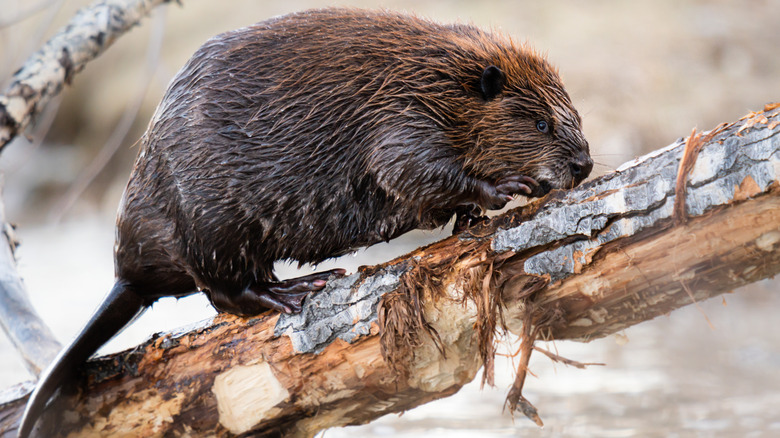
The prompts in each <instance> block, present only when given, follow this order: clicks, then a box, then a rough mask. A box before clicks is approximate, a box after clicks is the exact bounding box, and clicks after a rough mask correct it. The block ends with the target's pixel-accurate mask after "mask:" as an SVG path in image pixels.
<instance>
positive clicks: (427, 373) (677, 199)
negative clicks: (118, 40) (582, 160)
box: [0, 105, 780, 437]
mask: <svg viewBox="0 0 780 438" xmlns="http://www.w3.org/2000/svg"><path fill="white" fill-rule="evenodd" d="M778 111H780V110H778V107H777V106H771V105H770V106H767V108H766V109H765V111H763V112H762V113H761V114H760V115H759V114H758V113H755V114H753V115H751V116H750V117H749V118H747V119H745V120H743V121H739V122H736V123H733V124H730V125H724V126H721V127H719V128H718V129H717V130H713V131H712V132H710V133H708V134H702V135H695V136H692V138H691V139H689V140H688V141H687V142H678V143H675V144H673V145H670V146H669V147H667V148H664V149H661V150H659V151H656V152H654V153H651V154H649V155H647V156H645V157H641V158H638V159H637V160H634V161H633V162H630V163H627V164H625V165H623V166H621V167H620V168H619V169H618V170H617V171H615V172H613V173H610V174H608V175H605V176H603V177H600V178H597V179H594V180H592V181H590V182H588V183H586V184H584V185H582V186H580V187H578V188H576V189H573V190H570V191H566V192H560V191H559V192H553V193H551V194H550V195H548V196H547V197H545V198H544V199H541V200H538V201H537V202H534V203H531V204H529V205H528V206H525V207H524V208H522V209H518V210H514V211H510V212H508V213H506V214H504V215H501V216H498V217H496V218H494V219H493V220H492V221H490V222H489V223H485V224H480V225H478V226H476V227H475V228H473V229H470V230H468V231H466V232H464V233H462V234H460V235H458V236H453V237H451V238H449V239H445V240H443V241H441V242H437V243H435V244H432V245H430V246H428V247H425V248H421V249H419V250H417V251H414V252H413V253H411V254H409V255H407V256H405V257H401V258H398V259H396V260H393V261H391V262H388V263H386V264H384V265H381V266H375V267H368V268H363V269H362V270H361V271H360V272H357V273H355V274H353V275H350V276H346V277H344V278H339V279H334V280H331V281H330V282H329V283H328V285H327V286H326V288H325V289H324V290H323V291H322V292H320V293H318V294H315V295H312V296H310V297H309V298H307V300H306V303H305V306H304V309H303V311H302V312H301V313H300V314H297V315H278V314H273V313H267V314H263V315H261V316H259V317H256V318H250V319H243V318H237V317H233V316H226V315H220V316H218V317H216V318H215V319H214V320H213V321H211V322H210V324H209V325H208V326H207V327H202V328H199V329H196V330H192V331H189V332H187V333H179V334H168V335H163V336H159V337H157V338H155V339H152V340H150V341H148V342H147V343H145V344H143V345H140V346H138V347H137V348H135V349H133V350H132V351H127V352H124V353H119V354H116V355H112V356H109V357H104V358H100V359H97V360H94V361H92V362H90V363H89V364H88V366H87V367H86V369H85V371H84V379H83V381H82V382H80V383H79V385H78V388H77V389H78V391H76V392H75V393H73V395H65V396H63V397H61V398H60V399H59V401H58V402H57V403H56V404H55V405H54V406H53V409H50V410H49V412H48V413H47V414H46V415H47V417H46V418H47V419H48V420H49V421H48V422H47V423H48V424H50V429H48V430H47V433H49V434H50V436H74V437H75V436H97V435H101V434H102V435H106V434H113V435H116V436H122V435H125V436H140V435H143V436H196V435H197V436H216V437H222V436H232V435H233V434H251V435H252V436H296V437H297V436H301V437H310V436H313V435H314V434H316V433H317V432H319V431H321V430H323V429H326V428H329V427H336V426H343V425H349V424H361V423H366V422H369V421H372V420H373V419H375V418H378V417H380V416H382V415H385V414H387V413H391V412H403V411H405V410H407V409H410V408H412V407H414V406H417V405H420V404H423V403H426V402H428V401H431V400H434V399H437V398H442V397H446V396H448V395H451V394H453V393H455V392H456V391H457V390H458V389H459V388H460V387H461V386H462V385H464V384H466V383H468V382H469V381H471V380H472V379H473V378H474V376H475V375H476V373H477V371H478V370H479V368H480V367H481V366H483V364H484V366H485V373H484V379H485V382H487V383H491V382H492V380H493V375H494V374H493V373H494V371H493V369H492V363H493V361H492V358H493V355H494V354H495V343H496V342H497V341H496V339H499V338H501V336H497V334H498V335H500V334H501V333H500V332H501V331H502V330H508V331H510V332H512V333H514V334H516V335H518V336H520V337H521V339H522V341H521V348H520V353H519V359H518V362H519V367H518V370H517V379H516V381H515V384H514V385H513V386H512V389H511V390H510V392H509V394H508V398H507V405H508V406H509V407H510V408H511V410H513V411H515V410H517V411H520V412H523V413H524V414H525V415H527V416H528V417H529V418H531V419H532V420H534V421H535V422H537V424H541V418H540V417H541V415H540V412H539V411H537V409H536V408H535V407H534V406H533V404H532V402H531V401H530V400H528V399H527V398H526V397H525V396H523V394H522V388H523V384H524V376H525V375H526V374H527V373H529V372H530V370H528V368H527V367H528V360H529V358H530V355H531V354H532V352H533V351H534V349H535V346H534V342H535V341H536V340H538V339H544V340H550V339H574V340H579V341H589V340H591V339H594V338H598V337H603V336H607V335H609V334H613V333H618V332H620V331H622V330H624V329H626V328H627V327H629V326H631V325H634V324H637V323H639V322H642V321H645V320H648V319H651V318H654V317H656V316H659V315H665V314H668V313H669V312H670V311H672V310H674V309H677V308H679V307H682V306H686V305H689V304H691V303H692V302H694V301H701V300H704V299H707V298H709V297H712V296H715V295H718V294H721V293H724V292H729V291H732V290H733V289H735V288H737V287H739V286H742V285H744V284H747V283H750V282H753V281H757V280H760V279H763V278H766V277H770V276H773V275H775V274H776V273H778V272H780V183H779V182H778V181H779V180H780V135H778V133H780V129H778V123H777V122H778V120H779V119H780V115H779V114H778ZM686 145H687V146H686ZM685 157H687V158H685ZM681 162H682V163H681ZM683 197H684V200H683ZM546 354H548V355H551V358H552V359H555V360H562V359H561V357H560V356H558V355H557V354H556V355H552V354H551V353H546ZM563 354H565V352H563ZM565 361H566V360H564V362H565ZM571 363H572V364H576V363H575V362H573V361H571ZM22 406H23V404H22V403H20V402H19V400H17V401H15V402H14V401H11V402H9V403H7V404H5V405H3V408H2V409H0V412H2V414H3V415H0V418H6V419H10V420H8V421H7V422H6V423H1V422H0V430H5V431H7V433H9V434H12V433H13V430H14V427H15V425H14V423H13V418H14V415H15V413H18V412H19V410H20V409H21V407H22ZM54 418H57V419H61V422H60V423H59V424H56V422H55V421H53V420H52V419H54ZM0 421H2V420H0ZM51 425H53V426H51ZM3 427H4V428H5V429H3ZM9 436H10V435H9Z"/></svg>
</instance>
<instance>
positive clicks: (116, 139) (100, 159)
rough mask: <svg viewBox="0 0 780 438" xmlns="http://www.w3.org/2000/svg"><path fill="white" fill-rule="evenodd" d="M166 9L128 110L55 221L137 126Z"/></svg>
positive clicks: (156, 62)
mask: <svg viewBox="0 0 780 438" xmlns="http://www.w3.org/2000/svg"><path fill="white" fill-rule="evenodd" d="M165 17H166V14H165V10H164V9H163V10H162V11H160V12H158V13H157V15H155V17H154V25H153V26H152V33H151V36H150V38H149V45H148V48H147V52H146V63H145V64H146V68H145V69H144V75H143V77H142V78H141V80H140V85H139V87H138V91H137V92H136V93H135V99H134V100H133V101H132V102H131V103H130V104H129V105H127V107H125V111H124V113H123V114H122V117H121V118H120V119H119V122H118V123H117V125H116V127H114V131H113V132H112V133H111V136H110V137H109V139H108V141H106V143H105V144H104V145H103V148H102V149H101V150H100V152H99V153H98V154H97V155H96V156H95V158H94V159H93V160H92V162H91V163H89V166H87V168H86V169H84V172H82V173H81V174H80V175H79V177H78V179H77V180H76V181H74V182H73V184H71V186H70V188H69V189H68V191H67V192H66V193H65V194H64V195H63V196H62V198H61V201H60V202H59V203H58V204H57V205H56V206H55V207H54V208H53V209H52V212H51V214H50V218H51V219H52V220H53V221H54V222H59V221H60V220H62V217H63V216H64V215H65V214H66V213H67V212H68V211H69V210H70V209H71V207H73V205H74V204H75V203H76V201H77V200H78V199H79V197H80V196H81V194H82V193H84V190H86V189H87V187H89V185H90V183H92V181H93V180H94V179H95V177H97V175H98V174H99V173H100V172H101V171H102V170H103V169H104V168H105V167H106V165H107V164H108V162H109V161H110V160H111V157H113V156H114V154H116V151H117V150H119V147H120V146H121V145H122V144H123V143H124V140H125V137H127V134H128V132H130V128H131V127H132V126H133V123H134V122H135V119H136V117H138V112H139V111H140V109H141V105H142V104H143V101H144V97H145V96H146V91H147V90H148V89H149V85H150V84H151V82H152V79H153V78H154V74H155V71H156V70H157V66H158V65H159V63H160V52H161V49H162V43H163V37H164V36H165V23H166V18H165Z"/></svg>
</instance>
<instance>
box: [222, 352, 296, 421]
mask: <svg viewBox="0 0 780 438" xmlns="http://www.w3.org/2000/svg"><path fill="white" fill-rule="evenodd" d="M212 391H213V392H214V395H215V396H216V398H217V411H218V412H219V422H220V424H222V425H223V426H225V428H226V429H228V430H230V431H231V432H232V433H234V434H241V433H244V432H247V431H248V430H250V429H251V428H252V426H254V425H255V424H257V423H259V422H261V421H263V420H264V419H265V418H268V417H272V416H273V414H274V412H275V411H276V409H273V408H274V406H276V405H278V404H279V403H281V402H283V401H284V400H286V399H287V398H288V397H289V395H290V394H289V393H288V392H287V389H286V388H285V387H283V386H282V385H281V384H280V383H279V380H277V379H276V376H274V373H273V371H272V370H271V367H270V366H269V365H268V364H267V363H265V362H263V363H261V364H258V365H252V366H237V367H234V368H231V369H230V370H228V371H225V372H224V373H222V374H220V375H219V376H217V377H216V378H215V379H214V386H213V387H212Z"/></svg>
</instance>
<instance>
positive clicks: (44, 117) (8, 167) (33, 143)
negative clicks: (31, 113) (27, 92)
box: [0, 96, 62, 175]
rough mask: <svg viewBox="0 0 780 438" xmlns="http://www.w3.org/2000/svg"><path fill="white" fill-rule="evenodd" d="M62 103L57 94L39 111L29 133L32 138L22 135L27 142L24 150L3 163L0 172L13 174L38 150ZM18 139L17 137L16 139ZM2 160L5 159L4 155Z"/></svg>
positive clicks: (60, 97)
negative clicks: (32, 129)
mask: <svg viewBox="0 0 780 438" xmlns="http://www.w3.org/2000/svg"><path fill="white" fill-rule="evenodd" d="M61 103H62V96H57V97H55V98H54V99H52V102H51V103H50V104H49V105H47V106H46V108H44V110H43V111H42V112H41V115H40V117H38V120H37V121H36V122H35V132H33V133H32V134H30V138H31V139H32V140H27V139H26V138H24V137H20V138H23V139H24V140H22V141H27V142H28V143H29V144H28V145H27V146H25V147H24V152H23V153H22V154H21V155H20V156H19V157H16V159H14V160H9V161H10V162H9V163H4V164H3V167H2V168H1V169H0V172H2V173H4V174H5V175H13V174H14V173H16V172H17V171H19V169H21V168H23V167H24V166H25V165H26V164H27V163H28V162H29V161H30V160H31V159H32V158H33V156H34V155H35V151H37V150H38V148H40V147H41V145H42V144H43V141H44V140H45V139H46V135H47V134H48V133H49V130H50V129H51V126H52V125H53V124H54V120H55V119H56V118H57V111H58V110H59V108H60V104H61ZM18 140H19V139H17V141H18ZM3 158H4V159H3V160H2V161H6V160H5V157H3Z"/></svg>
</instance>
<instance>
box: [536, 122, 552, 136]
mask: <svg viewBox="0 0 780 438" xmlns="http://www.w3.org/2000/svg"><path fill="white" fill-rule="evenodd" d="M536 129H538V130H539V132H541V133H542V134H547V133H548V132H550V125H549V124H547V122H545V121H544V120H539V121H538V122H536Z"/></svg>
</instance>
